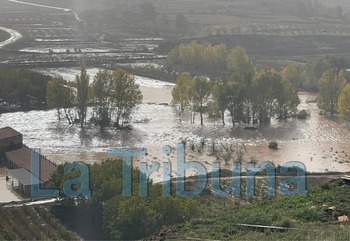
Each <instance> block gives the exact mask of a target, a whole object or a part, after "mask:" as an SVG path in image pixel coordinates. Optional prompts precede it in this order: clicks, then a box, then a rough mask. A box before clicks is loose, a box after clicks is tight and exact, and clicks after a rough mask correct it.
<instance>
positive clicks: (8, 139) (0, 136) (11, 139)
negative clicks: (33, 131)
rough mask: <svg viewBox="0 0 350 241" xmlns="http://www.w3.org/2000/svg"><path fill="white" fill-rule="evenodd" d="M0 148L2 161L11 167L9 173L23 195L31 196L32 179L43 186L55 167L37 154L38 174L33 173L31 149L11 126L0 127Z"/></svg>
mask: <svg viewBox="0 0 350 241" xmlns="http://www.w3.org/2000/svg"><path fill="white" fill-rule="evenodd" d="M0 150H2V152H3V161H5V162H6V164H7V166H8V167H9V168H10V169H11V170H10V171H9V174H10V175H11V176H12V178H13V179H16V180H17V181H18V187H17V189H18V191H19V192H20V193H22V194H24V195H25V196H31V186H32V180H35V181H36V182H37V183H38V182H39V183H40V184H41V187H42V188H45V187H47V185H48V182H49V180H50V177H51V175H52V174H53V173H54V172H55V170H56V169H57V165H56V164H55V163H53V162H51V161H50V160H48V159H47V158H46V157H44V156H43V155H39V161H40V166H39V167H40V169H39V175H37V173H33V172H32V152H33V150H32V149H30V148H29V147H28V146H26V145H24V144H23V135H22V134H21V133H20V132H18V131H16V130H14V129H12V128H11V127H5V128H1V129H0ZM13 179H12V180H13Z"/></svg>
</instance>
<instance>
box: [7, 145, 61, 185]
mask: <svg viewBox="0 0 350 241" xmlns="http://www.w3.org/2000/svg"><path fill="white" fill-rule="evenodd" d="M6 157H7V159H9V160H11V161H12V162H13V163H15V164H16V165H17V166H18V167H19V168H24V169H26V170H27V171H29V172H30V173H32V150H31V149H30V148H29V147H27V146H26V145H23V146H22V148H20V149H16V150H13V151H9V152H6ZM56 169H57V166H56V165H55V164H54V163H53V162H51V161H49V160H48V159H47V158H45V157H44V156H42V155H40V177H39V179H40V180H41V181H43V182H47V181H49V180H50V177H51V174H52V173H53V172H54V171H55V170H56Z"/></svg>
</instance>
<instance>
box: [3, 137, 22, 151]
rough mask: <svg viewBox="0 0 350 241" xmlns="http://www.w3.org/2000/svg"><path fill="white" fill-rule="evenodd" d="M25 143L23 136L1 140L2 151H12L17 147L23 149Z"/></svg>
mask: <svg viewBox="0 0 350 241" xmlns="http://www.w3.org/2000/svg"><path fill="white" fill-rule="evenodd" d="M22 143H23V136H22V135H18V136H14V137H10V138H6V139H0V149H5V150H10V149H13V148H16V147H21V145H22Z"/></svg>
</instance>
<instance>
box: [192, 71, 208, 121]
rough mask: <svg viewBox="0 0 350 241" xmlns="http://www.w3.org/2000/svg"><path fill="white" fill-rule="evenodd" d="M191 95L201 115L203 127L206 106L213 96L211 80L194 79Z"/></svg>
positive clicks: (203, 78) (204, 78)
mask: <svg viewBox="0 0 350 241" xmlns="http://www.w3.org/2000/svg"><path fill="white" fill-rule="evenodd" d="M191 95H192V96H193V102H194V106H195V108H196V109H197V111H198V112H199V114H200V118H201V125H203V124H204V122H203V113H204V112H205V104H206V103H207V101H208V99H209V97H210V95H211V82H210V80H209V79H208V78H206V77H198V76H196V77H194V79H193V88H192V91H191Z"/></svg>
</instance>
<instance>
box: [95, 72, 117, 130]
mask: <svg viewBox="0 0 350 241" xmlns="http://www.w3.org/2000/svg"><path fill="white" fill-rule="evenodd" d="M111 79H112V76H111V73H110V72H109V71H108V70H100V71H99V72H98V73H97V74H96V75H95V76H94V82H93V83H92V97H93V105H94V111H95V113H96V120H97V123H98V125H99V126H100V127H101V130H103V128H105V127H106V126H108V125H109V124H110V122H111V114H112V113H111V111H112V108H113V105H112V101H111Z"/></svg>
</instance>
